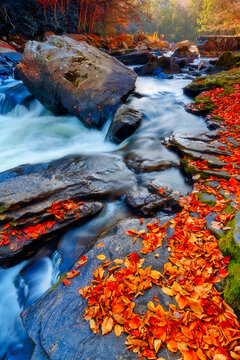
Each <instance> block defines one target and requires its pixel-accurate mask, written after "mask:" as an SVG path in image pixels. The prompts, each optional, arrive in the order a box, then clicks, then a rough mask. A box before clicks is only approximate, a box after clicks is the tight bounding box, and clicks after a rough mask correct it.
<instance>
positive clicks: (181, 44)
mask: <svg viewBox="0 0 240 360" xmlns="http://www.w3.org/2000/svg"><path fill="white" fill-rule="evenodd" d="M182 46H188V47H190V46H192V44H191V43H190V41H189V40H184V41H180V42H178V43H177V44H176V45H175V48H176V49H177V48H180V47H182Z"/></svg>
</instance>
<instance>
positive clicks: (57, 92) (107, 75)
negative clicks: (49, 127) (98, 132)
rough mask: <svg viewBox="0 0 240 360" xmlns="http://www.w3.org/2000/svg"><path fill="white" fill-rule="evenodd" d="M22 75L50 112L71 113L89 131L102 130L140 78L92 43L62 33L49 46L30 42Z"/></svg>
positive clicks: (21, 65)
mask: <svg viewBox="0 0 240 360" xmlns="http://www.w3.org/2000/svg"><path fill="white" fill-rule="evenodd" d="M16 74H17V76H18V77H19V78H20V79H21V80H22V81H23V82H24V84H25V85H26V86H27V87H28V89H29V91H30V92H31V93H32V94H33V95H34V96H35V97H36V98H37V99H38V100H39V101H40V102H41V103H42V104H43V105H44V106H45V107H46V108H48V109H49V110H51V111H53V112H54V113H56V114H59V113H63V112H70V113H71V114H73V115H75V116H77V117H78V118H79V119H80V120H81V121H82V122H83V123H84V124H85V125H86V126H88V127H101V125H102V124H103V123H104V121H105V120H106V119H107V117H108V116H109V114H110V113H111V112H112V111H113V110H114V109H115V108H116V107H117V106H118V105H119V103H120V102H121V99H122V98H123V97H126V96H127V95H128V94H129V93H130V92H131V91H132V90H133V89H134V84H135V81H136V77H137V76H136V73H135V72H134V71H133V70H131V69H128V68H127V67H126V66H125V65H123V64H122V63H120V62H119V61H117V60H116V59H114V58H113V57H112V56H109V55H107V54H105V53H104V52H102V51H100V50H98V49H96V48H95V47H93V46H91V45H88V44H87V43H86V42H77V41H75V40H73V39H71V38H69V37H68V36H56V35H55V36H50V38H49V39H48V40H47V41H46V42H43V43H41V42H37V41H29V42H28V43H27V45H26V47H25V50H24V54H23V56H22V59H21V62H20V64H19V65H18V66H17V68H16Z"/></svg>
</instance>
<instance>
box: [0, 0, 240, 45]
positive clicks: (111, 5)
mask: <svg viewBox="0 0 240 360" xmlns="http://www.w3.org/2000/svg"><path fill="white" fill-rule="evenodd" d="M46 31H52V32H54V33H57V34H59V33H63V32H65V33H88V34H97V35H100V36H103V37H106V36H110V35H116V34H120V33H130V34H134V33H136V32H138V31H144V32H145V33H147V34H153V33H157V34H158V36H159V37H161V36H162V35H164V39H165V40H168V41H181V40H184V39H188V40H192V41H193V40H195V39H196V37H197V36H198V35H202V34H206V35H209V34H229V35H239V34H240V0H224V1H223V0H1V2H0V34H1V35H3V36H8V35H9V34H10V35H22V36H24V37H26V38H34V37H36V36H40V35H42V34H44V33H45V32H46Z"/></svg>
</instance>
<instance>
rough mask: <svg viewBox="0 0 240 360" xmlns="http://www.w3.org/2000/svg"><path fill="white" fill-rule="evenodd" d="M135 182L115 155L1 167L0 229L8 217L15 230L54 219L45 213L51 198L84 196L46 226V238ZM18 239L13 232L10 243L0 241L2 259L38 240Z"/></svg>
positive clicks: (21, 254)
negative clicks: (75, 209)
mask: <svg viewBox="0 0 240 360" xmlns="http://www.w3.org/2000/svg"><path fill="white" fill-rule="evenodd" d="M135 185H136V180H135V177H134V174H133V173H132V172H131V171H130V170H129V169H128V168H127V167H126V165H125V164H124V162H123V161H122V159H121V157H120V156H117V155H107V154H101V155H92V156H76V157H66V158H63V159H60V160H57V161H53V162H50V163H44V164H38V165H23V166H20V167H17V168H15V169H12V170H9V171H5V172H3V173H1V174H0V232H1V231H5V228H4V226H5V225H6V224H7V223H11V224H14V225H13V226H14V230H20V229H25V228H27V227H28V226H30V225H31V226H33V225H34V226H35V225H38V224H42V223H44V222H47V221H53V220H56V219H55V218H54V216H53V214H51V213H49V210H50V209H51V206H52V204H53V203H56V202H62V201H66V200H71V201H74V202H75V203H82V202H83V204H82V205H81V204H80V205H79V212H77V214H74V213H71V212H70V213H69V214H67V216H66V218H64V219H63V222H61V221H60V222H58V219H57V220H56V224H54V226H53V227H51V228H49V229H47V233H46V234H44V235H46V236H44V241H45V240H49V239H51V238H52V237H53V235H55V234H57V233H58V230H60V229H62V230H63V229H64V228H66V227H68V226H69V225H71V226H73V225H76V224H77V223H79V221H82V220H87V219H88V218H89V217H90V216H93V215H95V214H97V213H98V212H99V211H100V210H101V209H102V202H103V201H104V200H105V199H106V198H109V199H116V198H121V196H122V195H123V194H125V193H126V192H128V191H129V189H130V188H132V187H134V186H135ZM75 215H77V216H75ZM17 240H18V239H17V238H16V237H15V239H14V240H13V241H11V243H10V244H8V245H7V246H1V247H0V263H1V265H9V264H11V263H14V262H17V261H19V259H23V257H24V256H26V252H27V253H28V252H29V249H31V250H33V249H32V248H33V247H34V248H36V247H40V246H41V245H42V243H43V241H41V238H40V240H39V241H35V240H36V239H31V241H27V242H20V244H19V245H18V244H17V242H18V241H17ZM11 249H12V250H11Z"/></svg>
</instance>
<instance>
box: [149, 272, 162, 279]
mask: <svg viewBox="0 0 240 360" xmlns="http://www.w3.org/2000/svg"><path fill="white" fill-rule="evenodd" d="M150 276H151V278H152V279H156V280H158V279H160V277H161V273H160V272H159V271H157V270H152V271H151V273H150Z"/></svg>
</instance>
